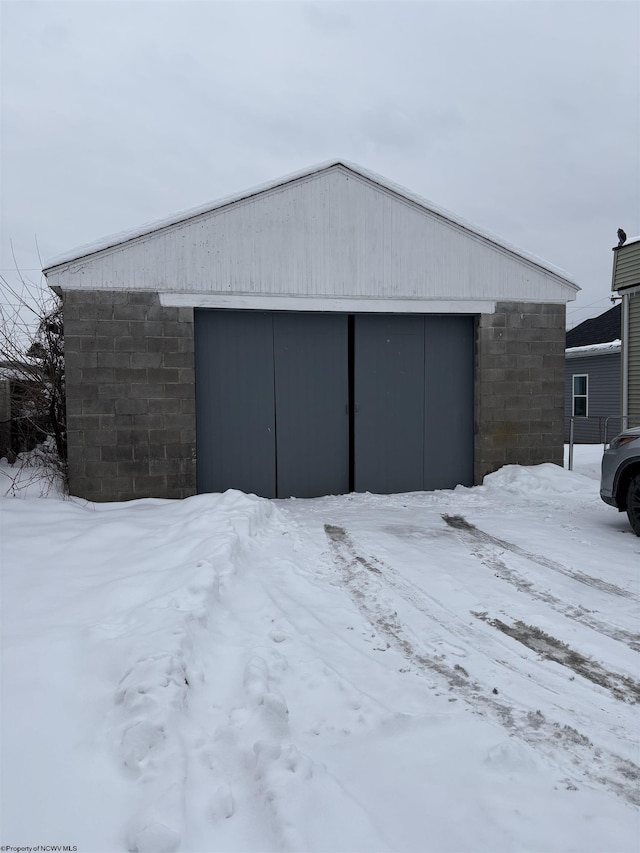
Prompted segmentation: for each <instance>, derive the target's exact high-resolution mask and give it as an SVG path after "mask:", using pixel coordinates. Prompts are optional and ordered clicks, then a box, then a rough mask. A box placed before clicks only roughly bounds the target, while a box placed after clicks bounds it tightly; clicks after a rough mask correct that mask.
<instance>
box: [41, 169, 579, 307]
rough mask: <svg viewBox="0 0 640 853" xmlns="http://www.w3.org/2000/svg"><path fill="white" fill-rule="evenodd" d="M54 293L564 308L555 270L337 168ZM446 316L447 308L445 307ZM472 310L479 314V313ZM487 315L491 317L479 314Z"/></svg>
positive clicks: (205, 301) (72, 279) (149, 239)
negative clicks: (152, 293) (558, 305)
mask: <svg viewBox="0 0 640 853" xmlns="http://www.w3.org/2000/svg"><path fill="white" fill-rule="evenodd" d="M46 274H47V277H48V281H49V284H50V285H51V286H54V287H60V288H62V289H63V290H64V289H77V288H83V289H84V288H87V289H98V290H118V289H123V290H137V289H142V290H153V291H159V292H160V293H161V298H162V301H163V302H164V303H165V304H184V305H202V306H207V305H210V306H220V307H225V306H227V307H259V306H260V305H264V307H269V308H273V307H276V306H277V305H280V306H281V307H282V308H287V309H290V308H291V307H292V305H290V304H289V303H291V302H292V300H294V301H295V302H294V303H292V304H295V307H296V308H298V310H303V309H304V308H305V307H306V308H308V309H310V310H323V309H324V310H340V309H341V308H342V310H355V309H354V308H353V307H352V306H354V305H355V306H357V305H360V304H361V301H366V303H367V304H366V305H365V304H362V305H361V307H360V309H359V310H365V311H366V310H377V311H380V310H387V311H393V310H410V311H418V312H421V311H433V310H443V306H445V309H446V305H450V304H451V303H458V304H459V310H467V311H474V312H475V311H479V310H481V309H480V307H478V305H479V304H480V303H492V302H496V301H531V302H557V303H562V302H567V301H569V300H572V299H574V298H575V294H576V292H577V290H578V288H577V286H576V285H575V284H574V283H573V282H572V281H571V280H570V279H568V278H567V277H566V276H564V275H563V274H562V273H561V272H560V271H558V270H555V269H554V268H552V267H551V268H549V267H547V266H546V265H544V264H543V262H536V261H534V260H532V259H530V258H529V257H527V256H523V255H521V254H519V253H518V252H517V251H516V250H512V249H510V248H508V247H505V246H504V245H501V244H500V243H499V242H498V241H497V239H492V238H490V237H487V235H484V234H482V233H478V232H477V231H475V230H473V229H471V227H468V226H466V225H465V224H462V223H461V222H460V221H459V220H456V219H455V218H453V217H451V218H449V217H448V216H447V214H445V213H443V212H442V211H439V210H437V209H431V208H429V207H428V206H427V205H426V203H421V202H420V201H419V200H416V199H414V198H413V197H411V196H407V195H404V194H402V193H401V192H399V191H397V190H396V189H395V188H393V187H392V186H391V185H388V184H387V185H385V184H383V183H381V182H379V181H375V180H372V179H371V178H370V177H368V176H367V175H366V174H365V173H362V172H359V171H354V170H353V169H351V168H349V167H346V166H344V165H342V164H334V165H332V166H330V167H326V168H324V169H321V170H319V171H315V172H312V173H309V174H307V175H303V176H301V177H297V178H295V179H293V180H290V181H287V182H285V183H282V184H279V185H276V186H273V187H271V188H269V189H267V190H263V191H261V192H258V193H255V194H249V195H247V196H245V197H241V198H239V199H237V200H235V201H231V202H229V203H226V204H222V205H221V206H218V207H214V208H210V209H208V210H204V211H203V212H197V213H195V214H193V213H192V214H191V215H190V216H189V217H188V218H186V219H182V220H178V221H174V222H171V221H170V222H169V223H168V224H160V225H159V226H156V227H155V229H152V230H149V231H148V232H147V233H143V234H139V235H135V236H133V237H126V236H125V238H124V240H122V239H121V241H120V242H115V244H114V245H109V246H107V247H106V248H99V249H97V250H95V249H94V250H93V251H92V252H90V253H85V254H84V255H83V256H80V257H76V258H72V259H60V260H59V261H57V262H54V265H52V266H50V267H49V269H47V270H46ZM449 310H455V305H454V306H453V307H449ZM482 310H487V308H483V309H482ZM488 310H491V309H488Z"/></svg>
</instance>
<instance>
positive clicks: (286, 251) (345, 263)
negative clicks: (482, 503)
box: [44, 162, 579, 500]
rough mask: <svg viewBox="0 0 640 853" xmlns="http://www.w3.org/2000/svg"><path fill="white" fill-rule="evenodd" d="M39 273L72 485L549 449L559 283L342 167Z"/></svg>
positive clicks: (424, 469)
mask: <svg viewBox="0 0 640 853" xmlns="http://www.w3.org/2000/svg"><path fill="white" fill-rule="evenodd" d="M44 272H45V275H46V276H47V279H48V282H49V284H50V286H52V287H53V288H54V289H55V290H56V292H58V293H60V294H61V296H62V299H63V303H64V323H65V358H66V381H67V417H68V429H69V478H70V489H71V492H72V494H75V495H79V496H82V497H85V498H88V499H91V500H125V499H129V498H137V497H149V496H154V497H185V496H188V495H191V494H194V493H196V492H206V491H221V490H225V489H227V488H237V489H241V490H243V491H246V492H253V493H256V494H259V495H262V496H265V497H289V496H292V495H294V496H297V497H313V496H316V495H323V494H337V493H345V492H349V491H359V492H361V491H370V492H377V493H391V492H403V491H415V490H422V489H437V488H451V487H453V486H455V485H457V484H463V485H472V484H474V483H479V482H481V481H482V478H483V476H484V475H485V474H486V473H488V472H490V471H493V470H495V469H497V468H499V467H500V466H502V465H504V464H508V463H513V464H535V463H539V462H555V463H557V464H562V452H563V389H564V346H565V307H566V303H567V301H570V300H573V299H575V296H576V293H577V291H578V289H579V288H578V287H577V285H576V284H575V283H574V282H573V281H572V280H571V279H570V278H568V277H567V275H566V274H565V273H563V272H562V271H560V270H558V269H556V268H554V267H552V266H550V265H549V264H546V263H545V262H543V261H541V260H540V259H538V258H535V257H533V256H530V255H528V254H526V253H524V252H522V251H520V250H516V249H514V248H513V247H510V246H508V245H507V244H505V243H503V242H502V241H500V240H498V239H497V238H496V237H493V236H492V235H489V234H487V233H485V232H483V231H481V230H479V229H477V228H476V227H474V226H471V225H469V224H468V223H465V222H464V221H462V220H460V219H459V218H457V217H455V216H454V215H453V214H451V213H449V212H448V211H444V210H442V209H440V208H438V207H436V206H434V205H432V204H431V203H429V202H426V201H424V200H423V199H420V198H419V197H417V196H414V195H413V194H412V193H410V192H409V191H407V190H405V189H403V188H401V187H398V186H396V185H394V184H392V183H390V182H389V181H387V180H385V179H383V178H381V177H380V176H378V175H374V174H372V173H370V172H368V171H366V170H364V169H362V168H360V167H359V166H355V165H353V164H348V163H344V162H332V163H329V164H324V165H320V166H316V167H314V168H311V169H308V170H306V171H304V172H303V173H298V174H296V175H293V176H290V177H288V178H286V179H282V180H279V181H277V182H274V183H271V184H269V185H266V186H262V187H259V188H256V189H254V190H251V191H247V192H245V193H242V194H239V195H237V196H234V197H232V198H227V199H223V200H221V201H219V202H216V203H214V204H210V205H207V206H205V207H202V208H198V209H195V210H190V211H187V212H184V213H181V214H178V215H176V216H173V217H171V218H169V219H166V220H163V221H161V222H158V223H154V224H152V225H148V226H145V227H142V228H140V229H137V230H135V231H129V232H127V233H125V234H120V235H116V236H114V237H112V238H106V239H105V240H102V241H100V242H98V243H95V244H92V245H91V246H86V247H82V248H80V249H78V250H75V251H72V252H69V253H67V254H65V255H63V256H60V257H58V258H56V259H54V260H52V261H50V262H49V263H48V264H47V267H46V269H45V270H44Z"/></svg>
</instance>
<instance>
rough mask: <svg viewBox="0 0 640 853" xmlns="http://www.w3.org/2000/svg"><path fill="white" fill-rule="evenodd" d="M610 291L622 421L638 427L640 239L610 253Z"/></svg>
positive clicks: (639, 395) (639, 408) (639, 399)
mask: <svg viewBox="0 0 640 853" xmlns="http://www.w3.org/2000/svg"><path fill="white" fill-rule="evenodd" d="M611 289H612V290H613V291H614V292H615V293H617V294H618V296H620V297H621V298H622V351H621V358H622V361H621V372H622V417H623V419H624V421H625V422H626V423H627V425H628V426H639V425H640V237H634V238H632V239H631V240H627V242H626V243H625V244H624V245H622V246H617V247H616V248H615V249H614V250H613V277H612V282H611Z"/></svg>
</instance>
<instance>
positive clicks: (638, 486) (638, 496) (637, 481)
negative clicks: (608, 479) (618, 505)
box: [627, 474, 640, 536]
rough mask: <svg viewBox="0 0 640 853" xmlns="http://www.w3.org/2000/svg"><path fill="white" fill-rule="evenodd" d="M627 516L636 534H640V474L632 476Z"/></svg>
mask: <svg viewBox="0 0 640 853" xmlns="http://www.w3.org/2000/svg"><path fill="white" fill-rule="evenodd" d="M627 516H628V517H629V524H630V525H631V527H632V529H633V532H634V533H635V534H636V536H640V474H636V475H635V477H632V478H631V482H630V483H629V491H628V492H627Z"/></svg>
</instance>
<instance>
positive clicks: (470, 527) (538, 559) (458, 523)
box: [442, 515, 640, 603]
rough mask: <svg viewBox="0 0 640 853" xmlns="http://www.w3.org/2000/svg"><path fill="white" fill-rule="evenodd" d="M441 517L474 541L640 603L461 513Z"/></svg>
mask: <svg viewBox="0 0 640 853" xmlns="http://www.w3.org/2000/svg"><path fill="white" fill-rule="evenodd" d="M442 519H443V521H445V522H446V523H447V524H448V525H449V527H452V528H453V529H454V530H459V531H461V532H462V533H463V534H465V536H466V537H468V538H469V539H471V541H472V542H474V543H475V542H480V543H483V544H486V545H494V546H497V547H498V548H501V549H503V550H504V551H511V553H512V554H517V556H518V557H524V558H525V559H527V560H531V562H533V563H537V564H538V565H539V566H542V567H543V568H544V569H551V571H553V572H558V573H559V574H561V575H565V577H568V578H571V579H572V580H575V581H578V582H579V583H583V584H585V585H586V586H590V587H593V588H594V589H598V590H600V591H601V592H608V593H609V594H610V595H618V596H620V598H631V599H632V600H633V601H637V602H639V603H640V599H639V598H638V596H636V595H634V594H633V593H632V592H629V590H627V589H622V587H619V586H616V585H615V584H613V583H609V582H608V581H603V580H602V579H601V578H594V577H593V576H592V575H587V574H585V573H584V572H578V571H576V570H574V569H569V568H567V566H563V565H562V563H557V562H556V561H555V560H551V559H549V557H543V556H542V555H541V554H534V553H533V552H531V551H526V550H525V549H524V548H520V547H519V546H518V545H514V544H513V542H507V541H505V540H504V539H498V537H496V536H491V534H489V533H485V532H484V530H480V529H479V528H477V527H476V526H475V524H471V523H470V522H468V521H467V519H466V518H465V517H464V516H462V515H442Z"/></svg>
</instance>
